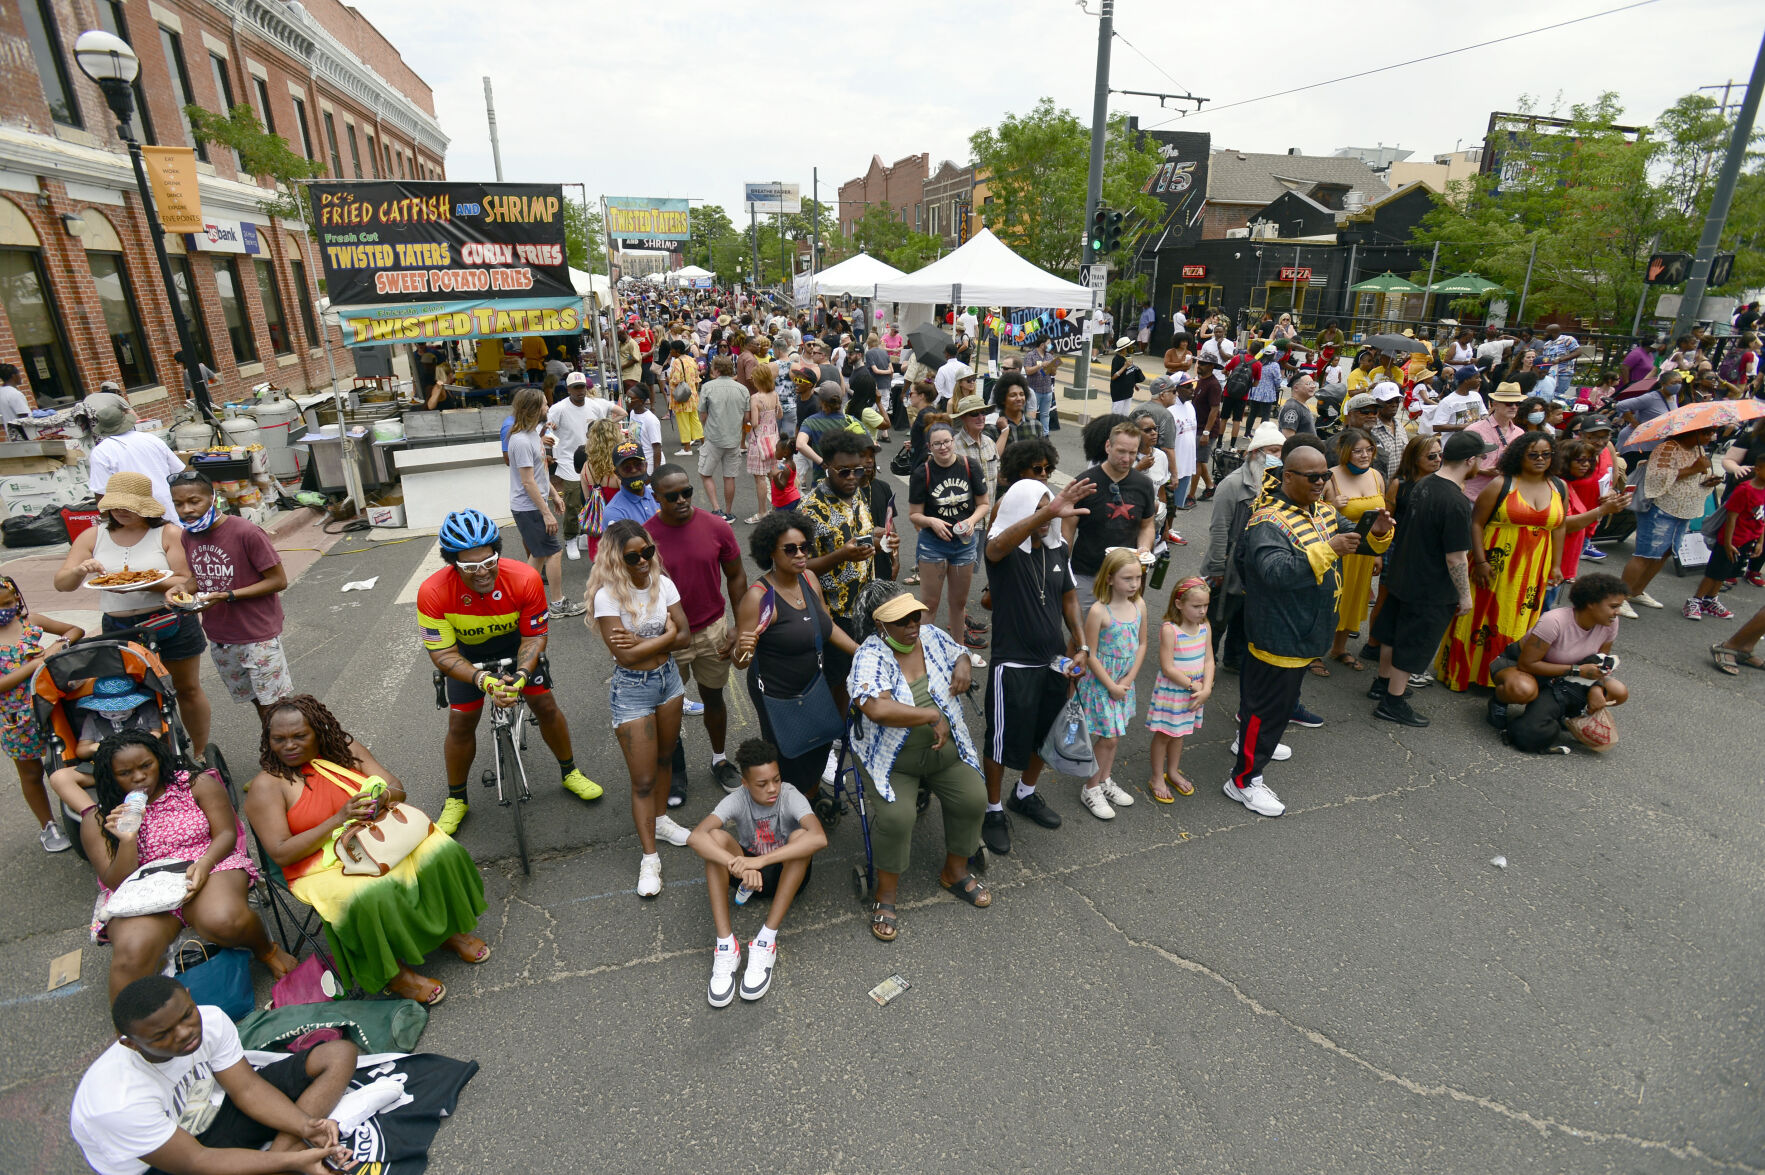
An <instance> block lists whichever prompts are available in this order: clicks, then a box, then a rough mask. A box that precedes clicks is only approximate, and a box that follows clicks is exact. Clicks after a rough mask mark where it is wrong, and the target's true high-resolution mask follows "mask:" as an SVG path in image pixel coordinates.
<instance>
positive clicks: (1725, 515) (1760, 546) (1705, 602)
mask: <svg viewBox="0 0 1765 1175" xmlns="http://www.w3.org/2000/svg"><path fill="white" fill-rule="evenodd" d="M1721 514H1722V521H1721V523H1720V524H1718V526H1717V528H1716V539H1715V541H1714V542H1713V543H1711V544H1710V562H1709V563H1708V564H1707V565H1706V566H1705V568H1704V577H1703V579H1701V580H1700V581H1699V582H1698V586H1697V589H1696V590H1695V591H1694V592H1693V594H1692V598H1691V599H1689V600H1687V601H1686V602H1685V609H1684V615H1685V617H1686V619H1688V620H1701V619H1703V618H1704V617H1705V616H1714V617H1716V618H1718V619H1720V620H1732V619H1734V613H1733V612H1730V611H1729V610H1728V609H1727V608H1726V607H1725V606H1724V605H1723V603H1722V601H1721V600H1720V599H1719V598H1718V595H1717V593H1719V592H1720V591H1721V590H1722V585H1723V583H1724V582H1728V583H1733V582H1734V581H1735V580H1738V579H1739V578H1740V577H1741V576H1742V575H1747V574H1752V575H1754V576H1757V575H1758V573H1759V572H1758V568H1759V566H1760V560H1761V559H1762V558H1765V464H1754V465H1753V467H1752V476H1751V477H1749V478H1748V479H1747V480H1745V481H1743V482H1740V483H1739V484H1737V485H1736V486H1735V487H1734V489H1733V490H1731V491H1729V494H1728V497H1727V498H1725V499H1723V502H1722V510H1721ZM1749 567H1750V568H1751V569H1752V570H1751V571H1750V572H1749Z"/></svg>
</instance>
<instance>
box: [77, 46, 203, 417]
mask: <svg viewBox="0 0 1765 1175" xmlns="http://www.w3.org/2000/svg"><path fill="white" fill-rule="evenodd" d="M74 60H75V61H76V62H78V63H79V67H80V72H81V73H83V74H85V75H86V76H87V77H89V78H91V79H92V80H93V81H95V82H97V83H98V88H99V89H100V90H102V91H103V92H104V100H105V102H106V103H108V104H109V106H110V109H111V113H113V114H115V115H116V118H117V127H116V133H117V134H118V135H119V136H121V137H122V140H123V142H125V143H127V144H128V145H129V162H131V163H132V164H134V167H135V186H136V188H137V189H139V191H140V194H141V208H142V210H143V211H144V212H145V213H146V214H147V228H148V232H149V235H151V236H152V238H153V255H154V256H155V257H156V258H158V259H159V276H160V278H161V280H163V281H164V282H165V297H166V303H167V304H168V305H169V306H170V307H171V311H172V323H173V325H174V326H175V327H176V328H177V331H178V349H179V351H180V352H182V354H183V356H184V370H185V373H186V376H187V378H188V379H189V381H190V389H191V394H192V397H193V398H194V399H195V401H196V410H197V412H198V413H199V414H200V415H201V417H202V419H204V420H206V421H207V422H208V423H209V424H210V425H213V424H214V423H215V417H214V408H213V406H212V405H211V404H210V403H209V399H208V382H207V381H206V380H205V379H203V376H202V361H201V359H199V358H198V357H197V354H196V347H195V345H194V344H193V343H192V341H191V334H190V324H189V323H188V322H187V321H185V319H184V310H183V307H182V305H181V304H180V303H179V301H178V288H177V285H176V283H174V282H173V281H172V263H171V259H170V258H169V257H167V256H166V251H165V229H164V228H163V227H162V226H161V225H160V223H159V211H158V209H156V208H155V207H154V204H153V194H152V192H151V190H150V189H149V187H148V184H147V165H146V164H145V163H144V162H143V161H142V159H141V143H140V140H138V139H136V138H135V132H134V130H133V127H132V125H131V124H132V122H133V119H134V114H135V95H134V92H133V90H131V89H130V83H132V82H133V81H134V80H135V75H136V74H137V73H139V72H140V69H141V60H140V58H138V57H136V56H135V51H134V50H133V49H131V48H129V43H128V42H127V41H125V40H123V39H122V38H121V37H116V36H112V35H111V34H110V33H107V32H103V31H102V30H99V29H93V30H91V31H89V32H85V33H81V34H80V37H79V40H77V41H75V42H74Z"/></svg>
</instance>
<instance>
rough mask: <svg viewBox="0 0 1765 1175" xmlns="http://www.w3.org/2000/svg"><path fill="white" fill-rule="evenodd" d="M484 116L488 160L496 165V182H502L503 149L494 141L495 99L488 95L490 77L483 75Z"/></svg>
mask: <svg viewBox="0 0 1765 1175" xmlns="http://www.w3.org/2000/svg"><path fill="white" fill-rule="evenodd" d="M484 115H485V117H486V118H488V119H489V120H490V159H491V162H492V163H494V164H496V182H497V183H499V184H500V183H502V182H503V149H502V147H500V146H499V145H498V144H497V141H496V99H495V98H493V97H491V95H490V75H489V74H485V75H484Z"/></svg>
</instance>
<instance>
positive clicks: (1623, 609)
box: [1618, 600, 1636, 620]
mask: <svg viewBox="0 0 1765 1175" xmlns="http://www.w3.org/2000/svg"><path fill="white" fill-rule="evenodd" d="M1618 615H1620V616H1622V617H1624V619H1626V620H1635V619H1636V609H1635V608H1632V607H1631V606H1630V601H1629V600H1625V601H1624V602H1623V603H1622V604H1619V605H1618Z"/></svg>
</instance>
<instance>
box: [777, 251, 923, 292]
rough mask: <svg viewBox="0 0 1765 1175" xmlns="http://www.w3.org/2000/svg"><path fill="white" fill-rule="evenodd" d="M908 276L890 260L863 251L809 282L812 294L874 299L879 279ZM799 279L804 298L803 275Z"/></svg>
mask: <svg viewBox="0 0 1765 1175" xmlns="http://www.w3.org/2000/svg"><path fill="white" fill-rule="evenodd" d="M906 276H907V275H906V274H905V273H902V272H901V271H900V270H898V269H896V268H895V267H894V266H892V265H890V264H889V263H888V262H887V261H878V260H877V259H876V258H875V257H872V256H871V255H870V254H868V253H860V254H858V256H856V257H848V258H846V259H845V260H844V261H842V262H840V263H839V264H838V265H832V266H829V267H828V268H826V269H824V270H822V271H821V272H820V273H817V274H814V275H813V276H812V277H811V278H810V282H809V285H808V297H810V298H814V297H816V296H817V295H825V294H834V295H837V296H840V297H846V298H873V297H875V296H876V287H877V283H878V282H886V281H895V280H896V279H898V278H903V277H906ZM798 281H799V289H798V291H797V295H798V298H799V299H801V298H802V297H803V290H802V288H801V281H802V279H801V278H799V279H798Z"/></svg>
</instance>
